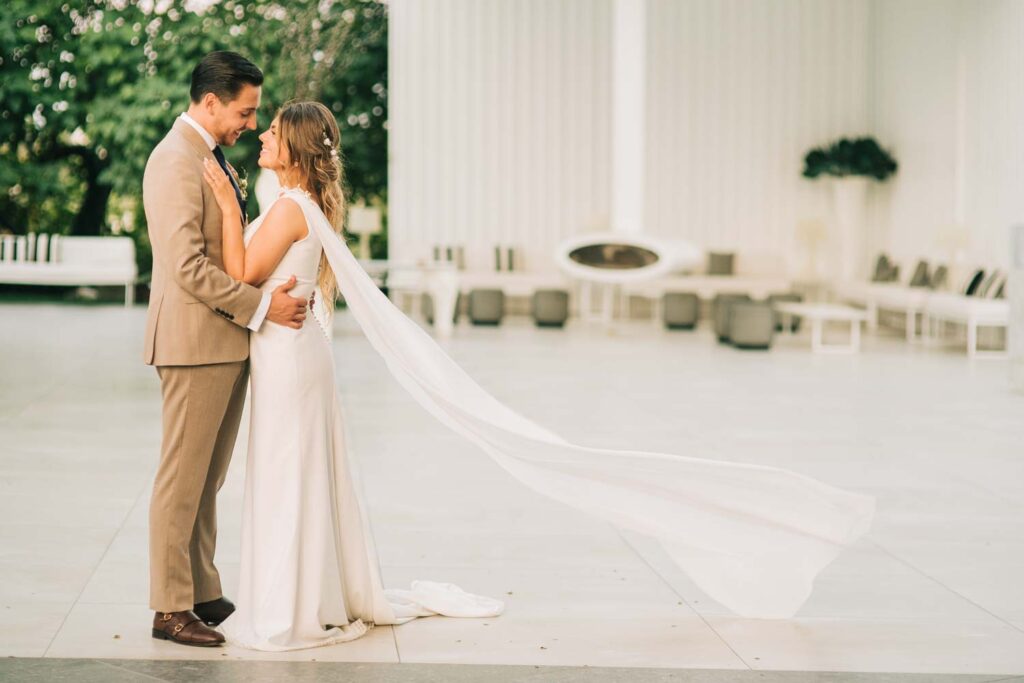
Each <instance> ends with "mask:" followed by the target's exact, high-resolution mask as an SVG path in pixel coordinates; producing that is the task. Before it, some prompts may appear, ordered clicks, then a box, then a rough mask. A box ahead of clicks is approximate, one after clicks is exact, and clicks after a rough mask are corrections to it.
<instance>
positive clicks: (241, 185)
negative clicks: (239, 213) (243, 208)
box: [235, 168, 249, 201]
mask: <svg viewBox="0 0 1024 683" xmlns="http://www.w3.org/2000/svg"><path fill="white" fill-rule="evenodd" d="M235 175H237V176H238V190H239V192H241V193H242V200H243V201H247V200H248V199H249V174H248V173H247V172H246V170H245V169H244V168H243V169H242V170H241V171H236V172H235Z"/></svg>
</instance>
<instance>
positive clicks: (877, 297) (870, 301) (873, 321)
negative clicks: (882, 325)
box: [837, 282, 935, 341]
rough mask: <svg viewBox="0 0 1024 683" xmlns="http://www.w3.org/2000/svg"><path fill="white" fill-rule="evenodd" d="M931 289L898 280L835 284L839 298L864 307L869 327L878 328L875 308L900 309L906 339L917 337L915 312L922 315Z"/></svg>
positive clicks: (877, 310)
mask: <svg viewBox="0 0 1024 683" xmlns="http://www.w3.org/2000/svg"><path fill="white" fill-rule="evenodd" d="M934 293H935V292H934V290H931V289H929V288H927V287H911V286H909V285H907V284H905V283H901V282H846V283H843V284H841V285H840V286H839V287H838V288H837V294H838V296H839V298H840V299H841V300H842V301H844V302H846V303H851V304H855V305H857V306H861V307H863V308H865V309H866V310H867V313H868V329H870V330H877V329H878V315H879V311H883V310H885V311H896V312H897V313H903V314H904V316H905V317H906V334H907V341H913V340H914V339H915V338H916V337H917V330H918V326H917V319H918V316H923V315H924V308H925V304H926V303H927V301H928V298H929V297H930V296H931V295H932V294H934Z"/></svg>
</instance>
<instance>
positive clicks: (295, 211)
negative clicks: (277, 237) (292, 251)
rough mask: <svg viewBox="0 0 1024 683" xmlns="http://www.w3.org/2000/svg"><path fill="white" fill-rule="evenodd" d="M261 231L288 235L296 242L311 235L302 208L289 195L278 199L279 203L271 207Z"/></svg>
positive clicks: (276, 202)
mask: <svg viewBox="0 0 1024 683" xmlns="http://www.w3.org/2000/svg"><path fill="white" fill-rule="evenodd" d="M260 230H261V231H262V230H268V231H270V232H275V233H281V234H284V235H287V236H288V237H291V238H292V241H295V242H297V241H298V240H301V239H304V238H305V237H306V235H308V234H309V228H308V227H307V226H306V216H305V214H303V213H302V207H301V206H299V203H298V202H297V201H296V200H295V199H293V198H291V197H289V196H287V195H284V196H281V197H278V198H277V201H275V202H274V203H273V204H272V205H271V207H270V211H268V212H267V217H266V218H264V219H263V226H262V227H261V228H260Z"/></svg>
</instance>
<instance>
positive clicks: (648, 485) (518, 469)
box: [289, 192, 874, 618]
mask: <svg viewBox="0 0 1024 683" xmlns="http://www.w3.org/2000/svg"><path fill="white" fill-rule="evenodd" d="M289 195H290V196H292V197H294V198H295V199H296V201H298V202H299V205H300V206H301V207H302V210H303V212H304V214H305V217H306V220H307V222H308V225H309V229H310V230H312V231H314V232H315V234H316V235H317V236H318V237H319V239H320V242H321V243H322V245H323V249H324V251H325V253H326V255H327V259H328V262H329V263H330V265H331V268H332V269H333V270H334V273H335V275H336V276H337V280H338V288H339V290H340V292H341V293H342V294H343V295H344V297H345V301H346V303H347V305H348V308H349V310H351V312H352V315H353V316H354V317H355V319H356V321H357V322H358V324H359V326H360V327H361V328H362V330H363V332H364V334H365V335H366V337H367V339H368V340H369V342H370V344H371V345H372V346H373V348H374V349H375V350H376V351H377V352H378V353H379V354H380V355H381V356H382V357H383V359H384V361H385V363H386V365H387V367H388V369H389V370H390V372H391V374H392V375H393V376H394V377H395V379H396V380H397V381H398V382H399V383H400V384H401V385H402V386H403V387H404V388H405V389H406V390H407V391H408V392H409V393H410V394H411V395H412V396H413V398H415V400H416V401H417V402H418V403H419V404H420V405H421V406H422V407H423V408H424V409H426V410H427V411H428V412H430V413H431V414H432V415H433V416H434V417H436V418H437V419H438V420H439V421H440V422H441V423H443V424H444V425H446V426H448V427H449V428H451V429H452V430H453V431H455V432H457V433H458V434H461V435H462V436H464V437H465V438H466V439H468V440H470V441H471V442H473V443H475V444H477V445H478V446H479V447H480V448H481V450H483V452H484V453H486V454H487V455H489V456H490V457H491V458H492V459H493V460H494V462H496V463H497V464H498V465H499V466H501V467H502V468H503V469H505V470H506V471H507V472H508V473H509V474H511V475H512V476H513V477H515V478H517V479H518V480H519V481H520V482H522V483H523V484H525V485H526V486H528V487H530V488H531V489H533V490H534V491H537V492H539V493H542V494H544V495H546V496H549V497H550V498H553V499H554V500H557V501H560V502H562V503H565V504H566V505H570V506H572V507H574V508H577V509H580V510H583V511H585V512H587V513H590V514H592V515H595V516H596V517H599V518H601V519H604V520H606V521H608V522H609V523H611V524H612V525H614V526H616V527H618V528H620V529H628V530H630V531H634V532H637V533H640V534H644V535H646V536H649V537H652V538H654V539H656V540H657V541H659V542H660V544H661V546H662V547H663V548H664V550H665V552H666V553H667V554H668V555H669V556H670V557H671V559H672V560H673V561H674V562H675V563H676V564H677V565H678V566H679V567H680V569H682V571H683V572H685V573H686V574H687V575H688V576H689V577H690V578H691V579H692V580H693V581H694V583H695V584H696V585H697V586H698V587H699V588H700V589H702V590H703V591H704V592H706V593H707V594H708V595H709V596H711V597H712V598H714V599H715V600H717V601H718V602H719V603H721V604H722V605H724V606H726V607H727V608H729V609H730V610H732V611H733V612H735V613H736V614H738V615H740V616H744V617H753V618H788V617H791V616H793V615H794V614H795V613H796V611H797V610H798V609H799V608H800V606H801V605H802V604H803V603H804V601H805V600H806V599H807V597H808V596H809V595H810V593H811V589H812V587H813V583H814V578H815V576H817V574H818V573H819V572H820V571H821V570H822V569H823V568H824V567H825V566H826V565H828V564H829V563H830V562H831V561H832V560H833V559H834V558H835V557H836V556H837V555H838V554H839V553H840V552H841V551H842V549H843V548H844V547H846V546H848V545H850V544H851V543H853V542H854V541H856V540H857V539H858V538H859V537H860V536H862V535H863V534H864V533H866V532H867V530H868V528H869V527H870V525H871V520H872V517H873V514H874V499H873V498H872V497H869V496H866V495H861V494H857V493H852V492H848V491H844V490H841V489H838V488H835V487H833V486H830V485H828V484H825V483H822V482H819V481H817V480H815V479H812V478H810V477H807V476H804V475H801V474H797V473H794V472H789V471H786V470H782V469H777V468H772V467H764V466H756V465H745V464H739V463H731V462H720V461H714V460H706V459H701V458H696V457H692V456H688V455H681V454H669V453H655V452H645V451H634V450H611V449H605V448H594V447H587V446H580V445H576V444H573V443H569V442H567V441H565V440H564V439H562V438H560V437H559V436H558V435H556V434H555V433H553V432H551V431H549V430H548V429H546V428H544V427H542V426H540V425H538V424H536V423H534V422H532V421H531V420H528V419H526V418H525V417H523V416H521V415H519V414H518V413H516V412H515V411H513V410H511V409H510V408H508V407H507V406H505V405H504V404H502V403H501V402H499V401H498V400H497V399H495V398H494V397H493V396H491V395H490V394H489V393H487V392H486V391H485V390H484V389H483V388H481V387H480V386H479V385H478V384H477V383H476V382H475V381H474V380H473V379H472V378H471V377H469V375H467V374H466V373H465V372H464V371H463V370H462V368H460V367H459V366H458V365H457V364H456V363H455V362H454V361H453V360H452V359H451V358H450V357H449V356H448V355H447V354H446V353H445V352H444V350H443V349H442V348H441V347H440V346H439V345H438V344H437V343H436V342H435V341H434V339H433V338H432V337H431V336H430V335H429V334H428V333H427V332H426V331H424V330H423V329H422V328H420V326H419V325H418V324H417V323H416V322H414V321H413V320H411V319H409V318H408V317H407V316H406V315H405V314H404V313H403V312H402V311H401V310H399V309H398V308H397V307H396V306H395V305H394V304H393V303H392V302H391V301H390V299H388V298H387V296H385V295H384V293H383V292H381V291H380V290H379V289H378V288H377V286H376V285H375V284H374V282H373V281H372V280H371V279H370V277H369V276H368V275H367V274H366V273H365V272H364V271H363V269H362V267H361V266H360V265H359V263H358V261H357V260H356V258H355V256H353V254H352V253H351V252H350V251H349V249H348V247H347V246H346V245H345V243H344V242H343V240H342V239H341V238H339V236H338V235H337V234H336V233H335V232H334V230H333V229H332V227H331V225H330V223H329V222H328V221H327V219H326V217H325V216H324V214H323V212H322V211H321V210H320V208H319V207H318V206H317V205H316V204H315V202H313V201H312V199H310V198H309V197H307V196H305V195H304V194H302V193H299V192H289ZM314 317H315V318H316V320H317V322H318V323H319V324H320V325H321V326H322V327H324V329H325V331H327V330H329V328H330V320H329V316H328V315H326V314H325V312H324V310H323V309H318V310H316V311H314ZM433 587H434V588H435V589H436V591H437V595H438V596H439V599H441V600H443V595H444V588H445V585H444V584H433ZM388 593H389V602H390V601H391V599H392V598H394V599H400V593H399V592H395V591H393V590H392V591H388ZM438 611H439V610H438Z"/></svg>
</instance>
